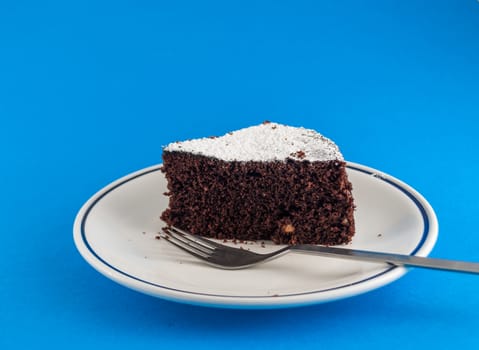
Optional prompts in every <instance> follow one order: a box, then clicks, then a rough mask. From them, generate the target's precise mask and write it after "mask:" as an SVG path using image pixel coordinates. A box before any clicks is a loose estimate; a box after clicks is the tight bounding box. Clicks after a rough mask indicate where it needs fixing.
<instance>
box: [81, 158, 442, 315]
mask: <svg viewBox="0 0 479 350" xmlns="http://www.w3.org/2000/svg"><path fill="white" fill-rule="evenodd" d="M161 166H162V164H156V165H152V166H149V167H146V168H143V169H140V170H137V171H134V172H132V173H130V174H127V175H125V176H123V177H120V178H118V179H117V180H115V181H113V182H111V183H110V184H108V185H106V186H104V187H103V188H101V189H100V190H99V191H97V192H96V193H95V194H94V195H93V196H91V197H90V198H89V199H88V200H87V201H86V202H85V203H84V204H83V205H82V207H81V209H80V210H79V211H78V213H77V215H76V217H75V221H74V225H73V238H74V243H75V246H76V248H77V250H78V251H79V253H80V255H81V256H82V257H83V258H84V259H85V260H86V261H87V262H88V263H89V264H90V265H91V266H92V267H93V268H94V269H95V270H97V271H98V272H100V273H101V274H103V275H104V276H106V277H107V278H109V279H111V280H113V281H115V282H117V283H119V284H121V285H123V286H125V287H128V288H130V289H133V290H136V291H138V292H141V293H145V294H148V295H151V296H154V297H159V298H162V299H166V300H171V301H176V302H182V303H187V304H194V305H201V306H210V307H221V308H243V309H244V308H248V309H253V308H254V309H258V308H260V309H265V308H285V307H296V306H304V305H311V304H319V303H323V302H329V301H334V300H338V299H344V298H349V297H351V296H354V295H359V294H363V293H366V292H369V291H372V290H375V289H377V288H380V287H383V286H385V285H388V284H390V283H391V282H393V281H395V280H397V279H399V278H401V277H402V276H403V275H405V274H406V273H407V272H408V270H409V269H408V268H406V267H399V266H391V267H388V268H386V269H384V270H381V271H380V272H379V273H377V274H374V275H373V276H369V277H367V278H365V279H362V280H359V281H356V282H353V283H350V284H345V285H341V286H336V287H332V288H327V289H322V290H318V291H308V292H304V293H291V294H286V295H281V296H267V295H261V296H233V295H222V294H214V293H203V292H194V291H188V290H182V289H177V288H172V287H168V286H162V285H159V284H157V283H153V282H149V281H145V280H143V279H141V278H139V277H136V276H133V275H130V274H129V273H128V272H125V271H122V270H121V269H119V268H117V267H115V266H113V265H111V264H110V263H108V262H107V261H105V260H104V259H103V258H102V257H101V256H100V255H98V254H97V252H95V250H94V249H93V248H92V247H91V246H90V244H89V242H88V239H87V237H86V233H85V222H86V219H87V218H88V215H89V213H90V212H91V210H92V209H93V208H94V206H95V205H96V203H98V202H99V201H101V199H102V198H104V197H105V196H107V195H108V194H109V193H110V192H111V191H113V190H114V189H116V188H118V187H120V186H122V185H124V184H126V183H128V182H130V181H132V180H135V179H136V178H139V177H141V176H144V175H148V174H150V173H152V172H156V171H161ZM346 166H347V168H348V169H350V170H353V171H359V172H362V173H365V174H368V175H371V176H374V177H375V178H378V180H381V181H384V182H386V183H388V184H389V185H391V186H393V187H395V188H396V189H398V190H400V191H402V192H403V193H404V194H405V195H406V196H407V197H408V198H409V199H410V200H411V201H412V202H413V203H414V204H415V206H416V207H417V208H418V209H419V211H420V213H421V215H422V219H423V222H424V230H423V233H422V237H421V239H420V240H419V242H418V244H417V245H416V247H415V249H414V250H413V251H412V252H411V253H410V254H411V255H417V256H427V255H428V254H429V253H430V252H431V251H432V249H433V248H434V245H435V243H436V241H437V237H438V232H439V225H438V221H437V216H436V214H435V212H434V210H433V208H432V206H431V205H430V204H429V202H428V201H427V200H426V199H425V198H424V197H423V196H422V195H421V194H420V193H419V192H418V191H416V190H415V189H414V188H412V187H411V186H410V185H408V184H406V183H405V182H403V181H401V180H399V179H397V178H395V177H393V176H391V175H388V174H386V173H384V172H382V171H378V170H376V169H374V168H371V167H369V166H365V165H361V164H359V163H354V162H349V161H348V162H346ZM313 296H315V297H316V298H314V297H313Z"/></svg>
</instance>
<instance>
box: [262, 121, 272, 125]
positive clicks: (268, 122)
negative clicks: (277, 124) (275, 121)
mask: <svg viewBox="0 0 479 350" xmlns="http://www.w3.org/2000/svg"><path fill="white" fill-rule="evenodd" d="M266 124H271V122H270V121H269V120H265V121H264V122H263V125H266Z"/></svg>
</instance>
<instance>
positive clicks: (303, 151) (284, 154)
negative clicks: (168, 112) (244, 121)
mask: <svg viewBox="0 0 479 350" xmlns="http://www.w3.org/2000/svg"><path fill="white" fill-rule="evenodd" d="M164 150H165V151H170V152H175V151H176V152H188V153H193V154H198V155H203V156H207V157H213V158H217V159H221V160H225V161H284V160H286V159H288V158H291V159H295V160H303V161H306V160H307V161H311V162H314V161H330V160H343V155H342V154H341V152H340V151H339V148H338V146H336V144H335V143H334V142H333V141H331V140H330V139H328V138H326V137H324V136H323V135H321V134H320V133H318V132H316V131H315V130H311V129H305V128H303V127H293V126H287V125H282V124H277V123H272V122H264V123H262V124H260V125H256V126H251V127H248V128H244V129H240V130H237V131H232V132H229V133H227V134H226V135H224V136H220V137H205V138H200V139H194V140H188V141H183V142H173V143H170V144H169V145H167V146H166V147H165V148H164Z"/></svg>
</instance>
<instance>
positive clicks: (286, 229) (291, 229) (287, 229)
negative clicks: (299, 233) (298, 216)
mask: <svg viewBox="0 0 479 350" xmlns="http://www.w3.org/2000/svg"><path fill="white" fill-rule="evenodd" d="M281 231H283V232H284V233H293V232H294V231H295V229H294V226H293V225H291V224H286V225H284V226H283V227H281Z"/></svg>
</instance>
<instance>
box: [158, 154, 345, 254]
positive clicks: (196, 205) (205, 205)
mask: <svg viewBox="0 0 479 350" xmlns="http://www.w3.org/2000/svg"><path fill="white" fill-rule="evenodd" d="M163 161H164V163H163V172H164V173H165V174H166V178H167V180H168V190H169V192H168V195H169V196H170V205H169V208H168V209H167V210H166V211H165V212H163V214H162V215H161V218H162V219H163V220H164V221H165V222H166V223H167V224H168V225H172V226H177V227H179V228H182V229H184V230H187V231H189V232H191V233H194V234H199V235H202V236H206V237H212V238H219V239H237V240H255V241H258V240H261V241H262V240H272V241H274V242H275V243H282V244H299V243H309V244H324V245H336V244H343V243H347V242H349V241H350V240H351V238H352V236H353V235H354V216H353V211H354V205H353V198H352V195H351V183H350V182H349V181H348V179H347V175H346V169H345V162H343V161H337V160H334V161H323V162H319V161H317V162H310V161H307V160H294V159H288V160H286V161H284V162H281V161H272V162H238V161H223V160H219V159H216V158H210V157H205V156H201V155H195V154H191V153H188V152H177V151H173V152H170V151H164V152H163Z"/></svg>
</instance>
